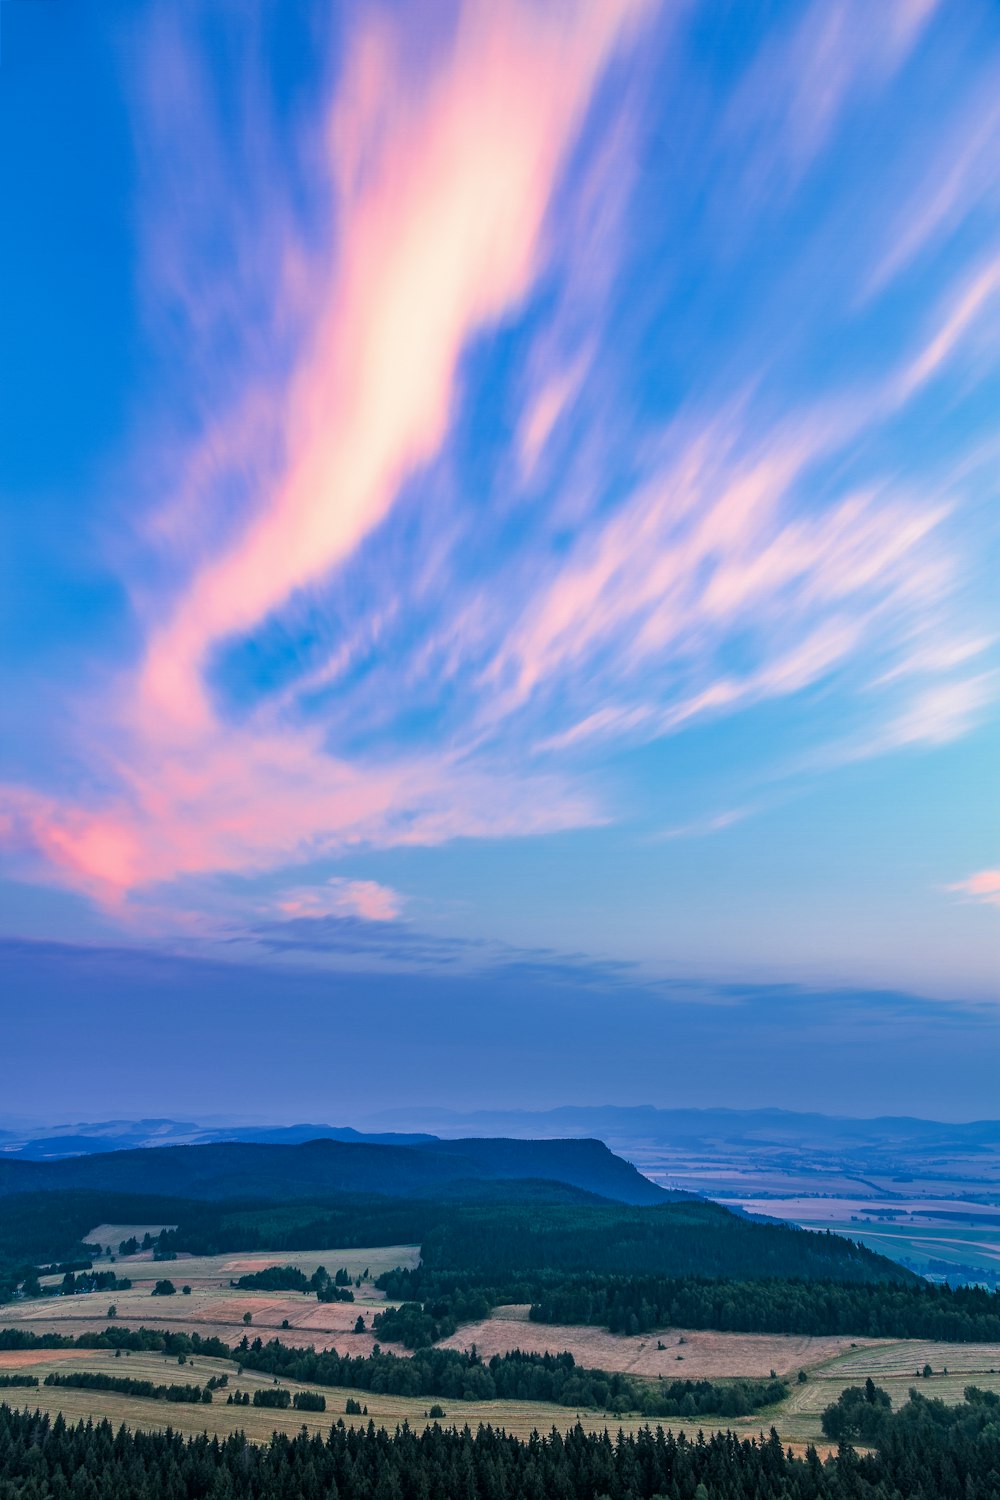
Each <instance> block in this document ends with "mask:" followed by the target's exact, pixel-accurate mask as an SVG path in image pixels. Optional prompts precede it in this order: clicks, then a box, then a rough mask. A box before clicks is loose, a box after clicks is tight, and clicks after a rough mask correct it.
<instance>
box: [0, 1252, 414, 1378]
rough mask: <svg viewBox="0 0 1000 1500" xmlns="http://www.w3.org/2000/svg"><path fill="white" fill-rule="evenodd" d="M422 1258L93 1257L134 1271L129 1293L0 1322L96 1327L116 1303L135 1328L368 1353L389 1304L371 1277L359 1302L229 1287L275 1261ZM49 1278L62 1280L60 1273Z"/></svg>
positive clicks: (6, 1312)
mask: <svg viewBox="0 0 1000 1500" xmlns="http://www.w3.org/2000/svg"><path fill="white" fill-rule="evenodd" d="M104 1227H107V1226H104ZM118 1227H126V1228H127V1227H128V1226H118ZM418 1260H419V1249H418V1247H417V1246H416V1245H389V1246H385V1245H382V1246H378V1247H375V1248H364V1247H362V1248H361V1249H352V1250H344V1249H340V1250H337V1249H333V1250H308V1251H278V1252H276V1253H273V1254H253V1255H245V1254H240V1255H212V1256H197V1257H196V1256H187V1257H180V1256H179V1257H178V1258H177V1260H171V1261H154V1260H152V1259H150V1258H149V1256H148V1254H147V1255H142V1254H140V1255H137V1256H128V1257H123V1258H120V1259H118V1261H117V1262H116V1264H115V1265H114V1266H113V1267H112V1266H110V1265H109V1264H108V1263H107V1262H96V1263H95V1264H96V1265H97V1266H98V1267H99V1268H101V1269H103V1268H104V1266H105V1265H107V1268H108V1269H109V1270H114V1271H116V1272H117V1274H118V1275H119V1276H127V1277H129V1278H130V1279H131V1281H132V1282H133V1286H132V1289H131V1290H130V1291H125V1292H89V1293H86V1294H85V1295H81V1296H75V1297H60V1298H53V1299H51V1300H50V1299H48V1298H45V1299H44V1300H41V1301H31V1302H17V1303H13V1304H11V1305H10V1306H7V1307H5V1308H4V1309H3V1313H2V1321H3V1323H4V1325H5V1326H7V1327H15V1326H23V1325H27V1326H29V1327H30V1328H31V1329H32V1330H33V1331H34V1332H36V1333H63V1334H69V1335H76V1334H80V1333H97V1332H101V1331H103V1329H105V1328H106V1327H107V1325H108V1316H107V1312H108V1307H109V1305H110V1304H111V1303H114V1305H115V1307H116V1308H117V1309H118V1322H119V1323H121V1324H123V1325H125V1326H126V1327H130V1328H138V1327H140V1326H141V1325H145V1327H147V1328H164V1329H168V1330H170V1331H179V1330H181V1329H186V1330H187V1331H189V1332H191V1331H197V1332H198V1333H200V1334H201V1335H202V1337H215V1338H221V1339H225V1340H226V1341H227V1343H229V1344H236V1343H238V1342H239V1340H240V1339H241V1338H242V1337H243V1335H244V1333H249V1334H250V1336H251V1337H257V1336H258V1335H259V1336H260V1337H261V1338H262V1339H265V1340H267V1339H272V1338H278V1337H281V1338H283V1339H284V1340H285V1342H286V1343H287V1342H291V1343H298V1344H303V1345H304V1344H313V1345H314V1346H315V1347H316V1348H317V1349H331V1348H336V1349H338V1350H339V1351H340V1352H341V1353H344V1354H347V1353H350V1354H370V1353H371V1349H372V1345H373V1344H374V1343H375V1342H376V1340H375V1337H374V1335H373V1334H372V1333H371V1332H370V1329H371V1321H372V1315H373V1314H374V1313H375V1312H377V1311H378V1310H379V1309H380V1308H382V1307H384V1306H385V1305H386V1303H385V1298H384V1297H383V1295H382V1293H381V1292H380V1291H379V1290H378V1289H377V1288H376V1287H375V1286H373V1285H372V1283H371V1282H370V1281H367V1282H363V1283H362V1285H361V1286H360V1287H355V1288H353V1291H354V1298H355V1300H354V1302H317V1300H316V1297H315V1295H313V1294H311V1293H310V1294H309V1295H308V1296H306V1295H304V1294H303V1293H301V1292H255V1291H241V1290H239V1289H238V1288H236V1287H231V1286H230V1285H229V1282H230V1280H231V1279H233V1280H236V1279H238V1278H239V1277H240V1276H244V1275H247V1274H248V1273H250V1272H253V1271H259V1270H263V1269H264V1268H265V1267H266V1266H273V1265H293V1266H296V1267H298V1269H299V1270H301V1271H303V1272H304V1273H305V1274H306V1275H307V1276H311V1275H312V1273H313V1271H315V1269H316V1267H317V1266H318V1265H324V1266H326V1269H327V1270H328V1271H329V1272H330V1273H331V1274H332V1273H333V1272H334V1271H336V1270H337V1269H338V1268H339V1267H341V1266H343V1267H345V1268H346V1270H347V1271H349V1272H350V1274H351V1276H360V1275H361V1274H362V1273H363V1272H364V1271H365V1270H368V1271H369V1272H370V1274H371V1276H373V1277H375V1276H379V1275H381V1274H382V1272H383V1271H387V1270H390V1269H391V1268H392V1267H393V1266H415V1265H416V1264H417V1261H418ZM161 1278H165V1279H167V1280H169V1281H172V1282H173V1283H174V1285H175V1287H176V1288H177V1292H176V1295H174V1296H172V1297H154V1296H152V1290H153V1287H154V1285H155V1284H156V1282H157V1281H159V1280H160V1279H161ZM44 1280H46V1281H48V1282H50V1283H53V1282H55V1283H58V1282H59V1281H60V1280H61V1278H60V1277H58V1276H55V1277H46V1278H44ZM184 1286H190V1288H191V1292H190V1295H189V1296H185V1295H184V1294H183V1292H182V1290H181V1288H182V1287H184ZM245 1313H249V1314H250V1317H251V1323H250V1325H249V1326H247V1325H245V1324H244V1322H243V1317H244V1314H245ZM359 1314H360V1315H361V1316H362V1317H364V1319H365V1323H366V1325H367V1327H368V1330H369V1331H367V1332H365V1333H355V1332H354V1325H355V1322H356V1321H357V1318H358V1315H359ZM286 1321H287V1324H288V1326H287V1327H285V1326H284V1324H285V1322H286Z"/></svg>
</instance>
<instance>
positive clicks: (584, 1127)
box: [0, 1105, 1000, 1161]
mask: <svg viewBox="0 0 1000 1500" xmlns="http://www.w3.org/2000/svg"><path fill="white" fill-rule="evenodd" d="M373 1123H375V1124H377V1126H379V1127H381V1128H377V1129H374V1130H356V1129H353V1128H352V1127H351V1126H348V1125H339V1126H338V1125H326V1124H298V1125H227V1124H216V1123H211V1124H204V1123H196V1122H194V1121H183V1120H172V1119H148V1120H106V1121H102V1122H99V1123H93V1124H92V1123H88V1124H66V1125H53V1126H49V1127H46V1128H44V1129H39V1128H38V1127H37V1126H36V1127H33V1128H32V1127H25V1126H23V1125H22V1126H21V1128H20V1129H18V1128H13V1127H11V1126H8V1128H6V1129H2V1128H0V1160H2V1159H3V1158H4V1157H5V1156H6V1157H8V1158H10V1157H16V1158H18V1159H20V1160H27V1161H51V1160H56V1159H59V1158H61V1157H65V1156H82V1155H91V1154H93V1153H96V1152H102V1151H121V1150H125V1149H128V1148H130V1147H135V1146H173V1145H205V1144H208V1143H211V1142H218V1141H253V1142H258V1143H261V1144H267V1145H296V1144H299V1143H301V1142H304V1141H311V1140H320V1139H323V1140H334V1141H353V1142H364V1143H366V1144H369V1145H387V1146H410V1145H419V1144H421V1143H430V1142H434V1141H435V1140H440V1139H441V1138H444V1139H453V1138H468V1137H471V1136H477V1137H482V1136H506V1137H511V1138H514V1139H519V1140H523V1139H532V1140H550V1139H557V1138H558V1139H572V1138H590V1139H597V1140H602V1141H606V1142H608V1143H609V1144H612V1145H614V1146H616V1147H617V1149H619V1150H627V1149H628V1148H629V1146H631V1145H634V1146H636V1147H639V1146H642V1145H646V1146H653V1145H662V1146H675V1147H681V1146H687V1147H691V1146H697V1145H706V1144H715V1145H721V1144H728V1145H735V1144H739V1143H744V1144H747V1145H752V1146H760V1145H767V1146H781V1145H782V1144H787V1145H788V1146H791V1147H801V1146H803V1145H806V1144H810V1145H816V1146H822V1147H825V1148H826V1149H827V1150H838V1149H839V1150H851V1149H854V1148H857V1147H859V1146H862V1147H863V1146H877V1147H879V1148H880V1149H883V1150H886V1149H892V1148H894V1147H907V1148H911V1149H919V1150H934V1149H946V1150H966V1151H968V1150H975V1149H977V1148H980V1149H982V1148H986V1149H987V1150H989V1149H995V1148H998V1147H1000V1120H973V1121H969V1122H965V1123H958V1124H955V1123H949V1122H945V1121H940V1120H923V1119H918V1118H915V1117H912V1116H897V1115H882V1116H877V1117H875V1118H873V1119H857V1118H851V1117H848V1116H838V1115H821V1114H805V1113H796V1112H795V1111H792V1110H783V1109H754V1110H744V1109H658V1108H655V1107H654V1106H652V1105H599V1106H587V1105H566V1106H563V1107H561V1108H558V1109H549V1110H477V1111H474V1112H469V1113H459V1112H456V1111H449V1110H435V1109H412V1108H410V1109H399V1110H393V1111H384V1112H383V1113H381V1114H380V1115H378V1116H377V1117H376V1119H375V1121H374V1122H373ZM414 1127H423V1128H422V1129H415V1128H414Z"/></svg>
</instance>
